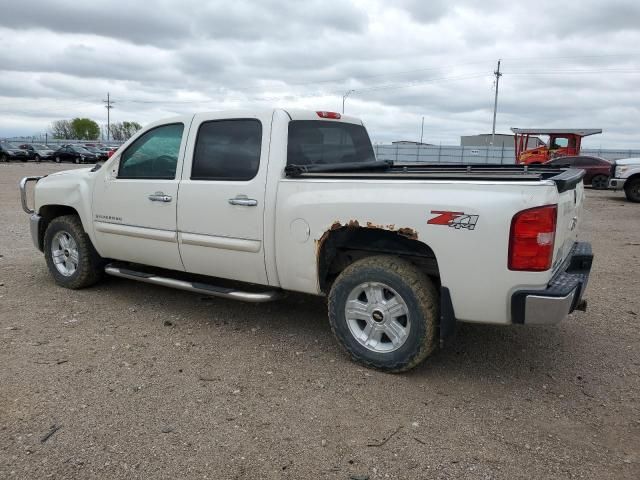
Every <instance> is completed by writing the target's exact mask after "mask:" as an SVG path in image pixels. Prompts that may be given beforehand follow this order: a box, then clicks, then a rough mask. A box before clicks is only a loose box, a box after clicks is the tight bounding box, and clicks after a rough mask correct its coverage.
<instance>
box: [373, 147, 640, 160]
mask: <svg viewBox="0 0 640 480" xmlns="http://www.w3.org/2000/svg"><path fill="white" fill-rule="evenodd" d="M373 148H374V151H375V153H376V158H377V159H378V160H393V161H394V162H427V163H464V164H468V163H492V164H496V163H499V164H505V165H507V164H514V163H515V155H516V152H515V149H513V148H508V147H458V146H452V145H403V144H391V145H388V144H387V145H385V144H378V145H374V146H373ZM582 155H592V156H595V157H601V158H606V159H607V160H617V159H620V158H630V157H640V150H616V149H584V148H583V149H582Z"/></svg>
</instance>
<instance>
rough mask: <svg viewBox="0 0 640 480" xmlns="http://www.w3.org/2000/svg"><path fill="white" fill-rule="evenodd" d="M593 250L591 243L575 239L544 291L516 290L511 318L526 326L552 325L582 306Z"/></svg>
mask: <svg viewBox="0 0 640 480" xmlns="http://www.w3.org/2000/svg"><path fill="white" fill-rule="evenodd" d="M592 261H593V253H592V252H591V244H590V243H587V242H577V243H576V244H575V245H574V246H573V249H572V250H571V253H570V254H569V256H568V257H567V260H566V261H565V264H564V266H563V268H562V269H560V270H559V271H558V273H556V274H555V275H554V276H553V278H552V279H551V281H550V282H549V284H548V285H547V288H545V289H544V290H518V291H516V292H515V293H514V294H513V296H512V297H511V321H512V322H513V323H520V324H528V325H553V324H556V323H559V322H560V321H562V320H564V319H565V318H566V317H567V315H569V314H570V313H571V312H573V311H574V310H575V309H576V307H579V306H581V303H582V297H583V295H584V292H585V290H586V288H587V283H588V281H589V273H590V271H591V263H592Z"/></svg>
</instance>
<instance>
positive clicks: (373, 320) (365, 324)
mask: <svg viewBox="0 0 640 480" xmlns="http://www.w3.org/2000/svg"><path fill="white" fill-rule="evenodd" d="M345 318H346V320H347V325H348V327H349V331H350V332H351V334H352V335H353V337H354V338H355V339H356V340H357V341H358V342H359V343H360V344H361V345H363V346H364V347H365V348H367V349H368V350H371V351H373V352H376V353H389V352H393V351H394V350H397V349H398V348H400V347H401V346H402V345H404V343H405V342H406V340H407V338H408V337H409V330H410V328H411V319H410V318H409V308H408V307H407V304H406V303H405V301H404V300H403V298H402V297H401V296H400V295H399V294H398V292H396V291H395V290H394V289H393V288H391V287H389V286H388V285H385V284H384V283H379V282H367V283H361V284H360V285H358V286H357V287H355V288H354V289H353V290H351V293H350V294H349V296H348V298H347V302H346V306H345Z"/></svg>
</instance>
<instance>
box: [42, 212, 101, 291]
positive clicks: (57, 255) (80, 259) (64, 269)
mask: <svg viewBox="0 0 640 480" xmlns="http://www.w3.org/2000/svg"><path fill="white" fill-rule="evenodd" d="M44 254H45V258H46V260H47V267H49V271H50V272H51V275H53V278H54V280H55V282H56V283H57V284H58V285H60V286H63V287H66V288H71V289H74V290H75V289H78V288H85V287H89V286H91V285H93V284H94V283H96V282H98V281H99V280H100V279H101V278H102V276H103V274H104V261H103V259H102V258H101V257H100V255H98V252H96V250H95V248H93V244H92V243H91V240H90V239H89V236H88V235H87V233H86V232H85V231H84V229H83V228H82V223H81V222H80V219H79V218H78V217H77V216H76V215H65V216H63V217H57V218H54V219H53V220H52V221H51V223H49V225H48V226H47V230H46V231H45V234H44Z"/></svg>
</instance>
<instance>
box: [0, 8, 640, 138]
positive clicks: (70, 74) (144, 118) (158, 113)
mask: <svg viewBox="0 0 640 480" xmlns="http://www.w3.org/2000/svg"><path fill="white" fill-rule="evenodd" d="M3 4H4V5H3V8H2V13H1V14H0V70H1V72H0V136H11V135H32V134H38V133H41V132H44V131H46V130H47V129H48V128H49V126H50V124H51V122H52V121H53V120H57V119H61V118H72V117H76V116H87V117H90V118H93V119H95V120H96V121H98V123H100V124H106V109H105V108H104V106H103V103H102V100H103V99H104V98H106V94H107V92H110V94H111V97H112V99H113V100H115V102H116V103H115V108H113V109H112V110H111V118H112V120H114V121H122V120H136V121H138V122H140V123H142V124H144V123H147V122H149V121H152V120H156V119H159V118H162V117H166V116H171V115H175V114H178V113H189V112H194V111H206V110H224V109H232V108H233V109H236V108H243V109H245V108H246V109H251V108H264V107H272V106H281V107H303V108H310V109H315V110H320V109H323V110H338V111H339V110H340V109H341V108H342V107H341V104H342V95H343V94H344V93H345V92H347V91H349V90H355V91H354V92H353V93H352V94H351V95H350V96H349V98H348V99H347V101H346V112H347V113H348V114H352V115H356V116H359V117H361V118H362V119H363V120H364V121H365V123H366V125H367V127H368V128H369V131H370V133H371V136H372V139H373V140H374V141H375V142H388V141H391V140H418V139H419V137H420V124H421V118H422V117H423V116H424V118H425V124H424V125H425V126H424V141H425V142H430V143H436V144H438V143H442V144H459V137H460V135H466V134H476V133H485V132H490V131H491V119H492V108H493V83H494V77H493V76H492V73H493V71H494V70H495V67H496V62H497V60H498V59H499V58H501V59H502V60H503V61H502V70H503V72H504V76H503V77H502V78H501V80H500V98H499V104H498V122H497V125H498V126H497V131H498V132H502V133H508V132H509V128H510V127H546V128H549V127H571V128H603V129H604V134H603V135H598V136H594V137H591V138H589V139H588V140H587V142H586V145H587V146H590V147H596V148H597V147H599V146H602V147H603V148H606V147H609V148H613V147H620V148H640V94H639V93H640V92H639V90H640V1H638V0H608V1H602V0H598V1H595V0H566V1H563V2H558V1H557V0H556V1H551V0H537V1H535V2H524V1H513V0H511V1H508V2H503V1H498V0H484V1H482V2H479V1H471V0H458V1H445V0H429V1H426V0H396V1H394V2H388V1H387V2H385V1H383V0H352V1H347V0H305V1H294V0H288V1H286V0H260V1H254V2H249V1H244V0H226V1H209V0H175V1H171V0H145V1H144V2H133V1H132V0H129V1H123V2H120V1H115V0H91V1H87V2H78V1H77V0H74V1H66V0H41V1H35V0H21V1H13V0H11V1H7V0H5V1H4V2H3Z"/></svg>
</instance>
